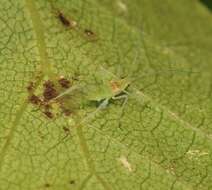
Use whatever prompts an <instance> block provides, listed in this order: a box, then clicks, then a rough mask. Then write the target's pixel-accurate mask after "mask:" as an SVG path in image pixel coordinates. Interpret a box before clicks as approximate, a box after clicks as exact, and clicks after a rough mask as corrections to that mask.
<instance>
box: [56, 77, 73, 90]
mask: <svg viewBox="0 0 212 190" xmlns="http://www.w3.org/2000/svg"><path fill="white" fill-rule="evenodd" d="M58 83H59V84H60V85H61V87H63V88H69V87H70V86H71V82H70V81H69V80H68V79H66V78H64V77H63V76H62V77H60V79H59V80H58Z"/></svg>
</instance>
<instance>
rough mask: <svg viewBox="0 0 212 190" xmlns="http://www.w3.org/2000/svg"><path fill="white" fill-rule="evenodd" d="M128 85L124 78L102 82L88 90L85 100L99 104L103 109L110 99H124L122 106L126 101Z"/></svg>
mask: <svg viewBox="0 0 212 190" xmlns="http://www.w3.org/2000/svg"><path fill="white" fill-rule="evenodd" d="M129 85H130V82H129V81H128V80H127V79H126V78H124V79H112V80H109V81H103V82H102V83H101V84H100V85H98V86H97V87H93V88H91V89H89V90H88V93H87V99H88V100H89V101H97V102H101V104H100V107H101V108H105V107H106V106H107V105H108V104H109V101H110V100H111V99H113V100H117V99H124V103H123V105H124V104H125V103H126V102H127V99H128V92H127V91H126V88H127V87H128V86H129Z"/></svg>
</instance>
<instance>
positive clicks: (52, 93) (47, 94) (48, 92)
mask: <svg viewBox="0 0 212 190" xmlns="http://www.w3.org/2000/svg"><path fill="white" fill-rule="evenodd" d="M57 96H58V93H57V91H56V89H55V87H54V84H53V83H52V82H51V81H46V82H45V83H44V91H43V97H44V101H49V100H51V99H53V98H55V97H57Z"/></svg>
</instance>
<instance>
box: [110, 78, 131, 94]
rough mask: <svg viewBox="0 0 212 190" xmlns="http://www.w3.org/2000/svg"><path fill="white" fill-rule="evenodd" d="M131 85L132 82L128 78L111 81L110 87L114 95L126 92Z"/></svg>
mask: <svg viewBox="0 0 212 190" xmlns="http://www.w3.org/2000/svg"><path fill="white" fill-rule="evenodd" d="M129 85H130V82H129V81H128V80H127V79H126V78H123V79H120V80H111V81H110V86H111V89H112V91H113V93H114V94H118V93H120V92H122V91H124V90H125V89H126V88H127V87H128V86H129Z"/></svg>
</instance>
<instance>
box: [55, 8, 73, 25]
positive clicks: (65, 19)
mask: <svg viewBox="0 0 212 190" xmlns="http://www.w3.org/2000/svg"><path fill="white" fill-rule="evenodd" d="M57 18H58V20H59V21H60V23H61V24H62V25H63V26H64V27H66V28H70V29H74V28H76V27H77V22H76V21H75V20H73V19H71V18H68V17H66V16H65V15H64V13H62V12H61V11H57Z"/></svg>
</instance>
